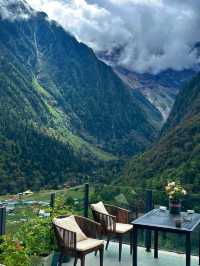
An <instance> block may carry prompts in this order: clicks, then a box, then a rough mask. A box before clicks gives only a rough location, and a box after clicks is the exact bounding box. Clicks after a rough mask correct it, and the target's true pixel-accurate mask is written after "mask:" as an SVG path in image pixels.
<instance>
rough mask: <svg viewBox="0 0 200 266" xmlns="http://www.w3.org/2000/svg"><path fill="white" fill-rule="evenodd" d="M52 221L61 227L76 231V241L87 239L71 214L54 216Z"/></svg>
mask: <svg viewBox="0 0 200 266" xmlns="http://www.w3.org/2000/svg"><path fill="white" fill-rule="evenodd" d="M53 223H54V224H55V225H57V226H60V227H61V228H63V229H66V230H69V231H71V232H74V233H76V241H77V242H79V241H82V240H85V239H87V236H86V235H85V234H84V233H83V231H82V230H81V228H80V227H79V225H78V224H77V222H76V220H75V217H74V216H73V215H71V216H69V217H65V218H54V220H53Z"/></svg>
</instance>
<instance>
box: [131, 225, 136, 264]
mask: <svg viewBox="0 0 200 266" xmlns="http://www.w3.org/2000/svg"><path fill="white" fill-rule="evenodd" d="M132 241H133V266H137V227H136V226H135V225H134V226H133V240H132Z"/></svg>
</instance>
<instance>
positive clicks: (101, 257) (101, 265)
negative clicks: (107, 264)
mask: <svg viewBox="0 0 200 266" xmlns="http://www.w3.org/2000/svg"><path fill="white" fill-rule="evenodd" d="M99 252H100V266H103V253H104V248H103V247H102V248H100V250H99Z"/></svg>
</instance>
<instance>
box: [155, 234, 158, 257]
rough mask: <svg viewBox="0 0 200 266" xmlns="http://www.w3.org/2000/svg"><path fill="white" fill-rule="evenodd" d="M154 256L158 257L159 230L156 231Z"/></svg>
mask: <svg viewBox="0 0 200 266" xmlns="http://www.w3.org/2000/svg"><path fill="white" fill-rule="evenodd" d="M154 258H155V259H157V258H158V231H157V230H155V231H154Z"/></svg>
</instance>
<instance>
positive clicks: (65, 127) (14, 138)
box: [0, 2, 161, 194]
mask: <svg viewBox="0 0 200 266" xmlns="http://www.w3.org/2000/svg"><path fill="white" fill-rule="evenodd" d="M7 8H8V10H9V11H10V12H11V13H12V12H13V14H15V13H16V12H18V11H19V12H20V11H21V10H23V13H26V12H27V15H28V19H23V18H18V19H15V20H8V19H5V18H4V19H3V18H1V14H0V149H1V155H0V188H1V189H0V193H2V194H3V193H6V192H17V191H22V190H24V189H26V188H32V189H34V190H35V189H39V188H40V187H51V186H54V187H56V186H58V185H59V184H62V183H63V182H65V181H67V180H69V179H78V180H79V181H81V180H83V179H84V177H85V176H88V175H89V176H91V178H95V179H97V180H98V179H101V178H102V180H105V179H106V177H108V176H109V175H110V174H111V175H112V173H113V171H114V172H116V171H117V170H116V169H118V166H119V165H121V162H119V157H120V156H121V155H133V154H136V153H138V152H141V151H143V150H144V149H145V148H146V147H147V146H149V145H150V144H151V143H152V142H153V141H154V140H155V138H156V136H157V134H158V131H159V123H160V122H159V121H161V117H160V115H159V114H158V112H157V111H156V109H155V108H154V107H153V106H152V105H151V104H150V103H149V102H147V100H146V99H145V98H144V96H142V94H140V93H132V92H131V91H130V89H129V88H128V87H127V86H126V85H124V84H123V82H122V81H121V80H120V79H119V78H118V76H117V75H116V74H115V73H114V72H113V70H112V68H111V67H109V66H107V65H106V64H104V63H103V62H101V61H100V60H98V59H97V57H96V56H95V54H94V52H93V51H92V50H91V49H90V48H88V47H87V46H86V45H84V44H82V43H79V42H78V41H77V40H76V39H75V38H74V37H73V36H71V35H70V34H69V33H67V32H66V31H65V30H64V29H63V28H62V27H60V26H59V25H58V24H57V23H55V22H52V21H51V22H50V21H49V20H48V18H47V16H46V14H45V13H42V12H41V13H36V12H33V11H31V9H29V8H28V9H27V6H25V5H23V2H19V6H18V4H17V3H16V5H15V4H13V3H11V4H10V5H9V2H8V6H7ZM18 9H19V10H18ZM17 10H18V11H17ZM0 12H1V10H0ZM105 169H106V170H105ZM108 179H109V178H108Z"/></svg>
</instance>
